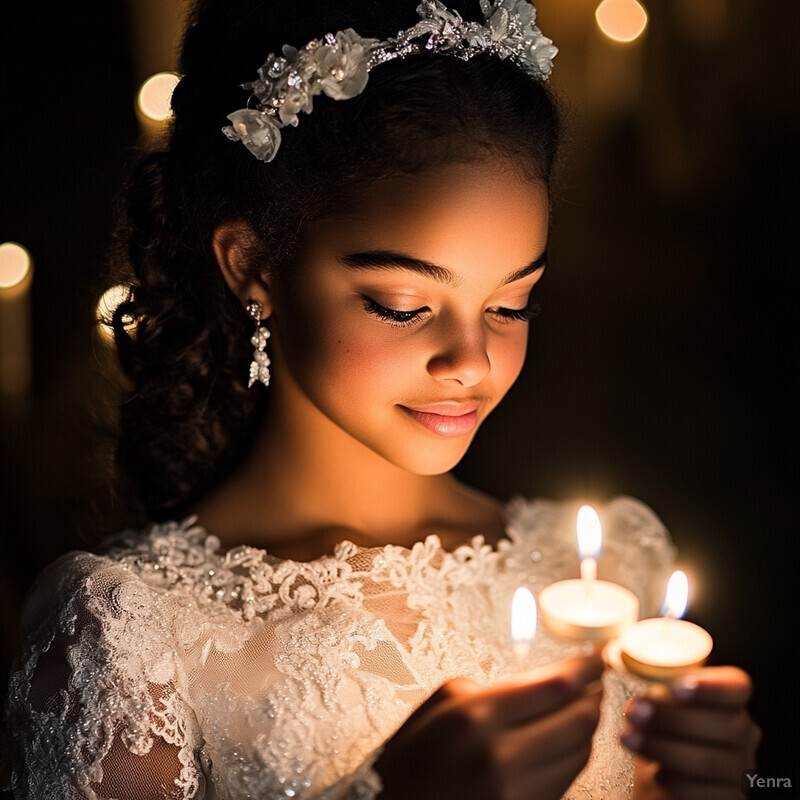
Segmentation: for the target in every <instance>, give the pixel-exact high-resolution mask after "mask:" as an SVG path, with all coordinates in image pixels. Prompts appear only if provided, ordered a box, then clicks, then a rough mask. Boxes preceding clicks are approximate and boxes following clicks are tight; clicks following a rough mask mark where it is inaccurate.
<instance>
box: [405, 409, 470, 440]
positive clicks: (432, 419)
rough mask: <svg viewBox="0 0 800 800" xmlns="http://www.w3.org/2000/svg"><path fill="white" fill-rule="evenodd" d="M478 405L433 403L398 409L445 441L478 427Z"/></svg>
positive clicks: (468, 432) (466, 433) (464, 434)
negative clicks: (419, 406)
mask: <svg viewBox="0 0 800 800" xmlns="http://www.w3.org/2000/svg"><path fill="white" fill-rule="evenodd" d="M478 405H479V404H478V403H475V402H470V403H434V404H432V405H427V406H423V407H421V408H410V407H409V406H403V405H401V406H400V408H401V409H402V410H403V411H404V412H405V413H406V414H408V416H410V417H411V418H412V419H413V420H415V421H416V422H418V423H419V424H420V425H422V427H424V428H426V429H427V430H429V431H430V432H431V433H435V434H437V435H439V436H442V437H444V438H447V439H452V438H458V437H459V436H466V435H468V434H470V433H472V432H473V431H474V430H475V428H476V427H477V425H478Z"/></svg>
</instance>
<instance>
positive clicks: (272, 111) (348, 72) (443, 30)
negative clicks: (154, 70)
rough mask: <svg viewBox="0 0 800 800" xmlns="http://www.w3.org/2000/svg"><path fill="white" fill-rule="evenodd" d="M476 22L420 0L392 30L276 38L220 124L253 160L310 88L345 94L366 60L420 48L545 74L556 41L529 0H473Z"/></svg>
mask: <svg viewBox="0 0 800 800" xmlns="http://www.w3.org/2000/svg"><path fill="white" fill-rule="evenodd" d="M480 6H481V11H482V12H483V16H484V24H480V23H478V22H468V21H466V20H464V19H462V18H461V16H460V15H459V14H458V13H457V12H455V11H450V10H449V9H448V8H446V7H445V6H444V5H443V4H442V3H441V2H439V0H422V2H421V3H420V4H419V5H418V6H417V14H418V15H419V17H420V21H419V22H417V23H416V25H414V26H413V27H411V28H408V29H406V30H403V31H400V32H399V33H398V34H397V35H396V36H395V37H393V38H391V39H386V40H385V41H379V40H378V39H365V38H363V37H362V36H359V35H358V34H357V33H356V32H355V31H354V30H353V29H352V28H347V29H346V30H343V31H338V32H337V33H328V34H326V35H325V36H324V37H323V38H322V39H314V40H313V41H311V42H309V43H308V44H307V45H306V46H305V47H303V48H302V49H300V50H298V49H297V48H295V47H291V46H290V45H284V46H283V49H282V54H281V55H275V54H274V53H270V55H269V58H268V59H267V60H266V62H265V63H264V64H263V65H262V66H261V67H260V68H259V70H258V80H255V81H252V82H251V83H245V84H243V86H242V88H244V89H249V90H251V91H252V95H251V100H255V107H253V108H250V107H249V104H248V107H247V108H241V109H239V110H238V111H234V112H233V113H232V114H229V115H228V119H229V120H230V121H231V124H230V125H228V126H226V127H224V128H223V129H222V132H223V133H224V134H225V135H226V136H227V137H228V138H229V139H232V140H234V141H239V142H242V144H244V146H245V147H246V148H247V149H248V150H249V151H250V152H251V153H252V154H253V155H254V156H255V157H256V158H257V159H259V160H260V161H272V159H273V158H275V154H276V153H277V152H278V148H279V147H280V144H281V128H284V127H286V126H287V125H295V126H296V125H297V123H298V121H299V118H298V114H299V113H300V112H302V113H304V114H309V113H311V110H312V105H313V99H314V96H315V95H318V94H326V95H327V96H328V97H332V98H333V99H334V100H348V99H350V98H351V97H356V96H357V95H359V94H361V92H363V91H364V87H365V86H366V85H367V79H368V77H369V72H370V70H371V69H372V68H373V67H376V66H378V65H379V64H383V63H385V62H387V61H393V60H394V59H397V58H406V57H408V56H410V55H414V54H415V53H422V52H425V51H428V52H432V53H446V54H449V55H454V56H457V57H458V58H461V59H463V60H464V61H468V60H469V59H471V58H473V57H474V56H476V55H479V54H480V53H492V54H494V55H497V56H499V57H500V58H508V59H509V60H510V61H512V62H513V63H514V64H516V65H517V66H518V67H519V68H520V69H521V70H522V71H523V72H525V73H526V74H527V75H530V76H531V78H533V79H534V80H538V81H544V80H547V78H548V77H549V75H550V71H551V69H552V61H553V58H554V56H555V55H556V53H557V52H558V49H557V48H556V47H555V46H554V45H553V42H552V41H551V40H550V39H548V38H546V37H545V36H543V35H542V32H541V31H540V30H539V28H538V27H537V26H536V9H535V8H534V7H533V5H531V3H530V2H529V0H480Z"/></svg>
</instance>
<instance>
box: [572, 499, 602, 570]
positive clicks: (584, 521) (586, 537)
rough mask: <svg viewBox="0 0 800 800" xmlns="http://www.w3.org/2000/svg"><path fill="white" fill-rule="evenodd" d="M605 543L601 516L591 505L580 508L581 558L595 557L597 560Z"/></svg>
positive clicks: (579, 541)
mask: <svg viewBox="0 0 800 800" xmlns="http://www.w3.org/2000/svg"><path fill="white" fill-rule="evenodd" d="M602 543H603V529H602V528H601V526H600V517H598V516H597V512H596V511H595V510H594V509H593V508H592V507H591V506H581V507H580V508H579V509H578V555H579V556H580V557H581V560H583V559H584V558H593V559H595V560H597V557H598V556H599V555H600V549H601V547H602Z"/></svg>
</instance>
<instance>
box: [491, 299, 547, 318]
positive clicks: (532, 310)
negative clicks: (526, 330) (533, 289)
mask: <svg viewBox="0 0 800 800" xmlns="http://www.w3.org/2000/svg"><path fill="white" fill-rule="evenodd" d="M539 311H540V307H539V305H538V304H536V303H533V304H529V305H527V306H525V308H490V309H489V312H490V313H492V314H494V315H495V316H497V317H499V318H500V319H501V320H503V321H504V322H513V321H517V320H519V321H521V322H529V321H530V320H532V319H533V318H534V317H536V316H537V315H538V314H539Z"/></svg>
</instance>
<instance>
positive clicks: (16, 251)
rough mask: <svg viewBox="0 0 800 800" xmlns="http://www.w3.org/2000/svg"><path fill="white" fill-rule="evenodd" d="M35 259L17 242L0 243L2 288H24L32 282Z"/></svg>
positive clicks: (3, 289) (0, 281) (0, 279)
mask: <svg viewBox="0 0 800 800" xmlns="http://www.w3.org/2000/svg"><path fill="white" fill-rule="evenodd" d="M32 270H33V259H32V258H31V254H30V253H29V252H28V250H27V248H25V247H23V246H22V245H21V244H18V243H17V242H3V243H2V244H0V290H2V291H6V290H11V289H20V290H21V289H24V288H25V287H26V286H27V285H28V283H29V282H30V278H31V273H32Z"/></svg>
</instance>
